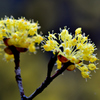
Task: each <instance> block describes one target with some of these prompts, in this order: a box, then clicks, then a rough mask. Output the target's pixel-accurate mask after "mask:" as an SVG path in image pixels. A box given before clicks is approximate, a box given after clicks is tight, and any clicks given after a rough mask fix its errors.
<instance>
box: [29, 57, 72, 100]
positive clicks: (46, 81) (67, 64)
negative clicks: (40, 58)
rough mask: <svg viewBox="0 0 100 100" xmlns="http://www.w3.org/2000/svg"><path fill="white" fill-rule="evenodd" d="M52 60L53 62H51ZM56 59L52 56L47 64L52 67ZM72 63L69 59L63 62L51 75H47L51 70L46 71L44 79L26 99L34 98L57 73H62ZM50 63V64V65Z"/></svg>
mask: <svg viewBox="0 0 100 100" xmlns="http://www.w3.org/2000/svg"><path fill="white" fill-rule="evenodd" d="M52 61H53V62H52ZM55 61H56V59H55V57H54V58H51V60H50V62H51V63H50V62H49V64H48V66H49V67H51V68H53V67H52V66H54V64H55V63H54V62H55ZM72 64H73V63H71V62H70V61H69V62H67V63H64V64H62V67H61V69H58V70H57V72H56V73H55V74H54V75H52V76H48V75H51V71H48V72H49V73H47V77H46V79H45V80H44V82H43V83H42V84H41V86H40V87H39V88H37V89H36V90H35V91H34V92H33V93H32V94H31V95H30V96H29V97H28V100H32V99H33V98H35V97H36V96H37V95H38V94H40V93H41V92H42V91H43V90H44V89H45V88H46V87H47V86H48V85H49V84H50V83H51V82H52V81H53V80H54V79H55V78H56V77H57V76H58V75H60V74H62V72H64V71H65V70H66V68H67V67H68V66H69V65H72ZM50 65H52V66H50Z"/></svg>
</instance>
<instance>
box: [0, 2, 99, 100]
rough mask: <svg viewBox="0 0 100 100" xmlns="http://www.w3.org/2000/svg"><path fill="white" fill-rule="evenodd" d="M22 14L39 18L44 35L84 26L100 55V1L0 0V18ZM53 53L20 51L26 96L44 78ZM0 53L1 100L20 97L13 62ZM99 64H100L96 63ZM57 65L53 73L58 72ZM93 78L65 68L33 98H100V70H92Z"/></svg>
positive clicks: (28, 17)
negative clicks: (65, 28) (65, 27)
mask: <svg viewBox="0 0 100 100" xmlns="http://www.w3.org/2000/svg"><path fill="white" fill-rule="evenodd" d="M5 15H7V16H9V17H10V16H11V15H12V16H14V18H18V17H21V16H24V17H26V19H34V21H38V22H39V24H40V26H41V29H40V31H42V32H43V34H47V33H48V31H52V30H54V31H55V32H59V28H63V27H64V26H67V27H68V28H70V32H72V33H74V30H75V29H76V28H77V27H82V30H83V32H85V33H86V35H88V34H89V38H91V40H92V41H93V42H94V43H95V44H96V46H97V48H98V50H97V51H95V53H97V56H98V58H99V57H100V52H99V49H100V46H99V44H100V39H99V38H100V0H0V18H2V17H4V16H5ZM51 56H52V53H47V52H45V53H43V52H42V51H41V50H38V52H37V54H36V55H34V54H32V53H31V54H30V53H28V52H27V53H23V54H21V58H20V59H21V64H20V67H21V75H22V79H23V86H24V91H25V94H26V96H29V95H30V94H31V93H32V92H33V91H34V90H35V89H36V88H38V87H39V86H40V85H41V83H42V82H43V81H44V80H45V77H46V72H47V64H48V62H49V59H50V57H51ZM3 58H4V56H3V55H1V56H0V100H20V95H19V90H18V86H17V83H16V81H15V73H14V63H13V62H5V61H4V60H3ZM97 67H99V65H98V66H97ZM55 70H56V66H55V67H54V70H53V73H55ZM91 74H92V79H88V81H87V82H86V81H85V79H83V78H82V77H81V74H80V71H78V70H77V69H76V72H74V71H72V72H69V71H65V72H64V73H63V75H60V76H59V77H57V78H56V79H55V80H54V81H53V82H52V83H51V84H50V85H49V86H48V87H47V88H46V89H45V90H44V91H43V92H42V93H41V94H39V95H38V96H37V97H36V98H34V100H100V70H97V72H96V73H94V72H92V73H91Z"/></svg>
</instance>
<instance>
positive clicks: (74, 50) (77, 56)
mask: <svg viewBox="0 0 100 100" xmlns="http://www.w3.org/2000/svg"><path fill="white" fill-rule="evenodd" d="M60 30H61V29H60ZM42 47H43V48H44V50H45V51H53V54H55V52H58V56H57V57H58V60H59V61H60V62H62V63H66V62H67V61H70V62H72V63H74V65H73V66H70V67H69V69H70V70H72V69H73V70H74V69H75V68H78V69H79V70H80V71H81V75H82V77H83V78H90V72H91V71H92V70H95V69H97V68H96V61H97V60H98V58H97V57H96V55H95V54H94V51H95V50H96V49H97V48H96V46H95V44H93V43H92V42H91V41H90V39H88V36H85V33H83V34H82V30H81V28H77V29H76V30H75V34H70V33H69V31H68V30H67V29H65V28H64V29H62V30H61V32H60V33H58V34H57V33H56V34H50V33H49V36H48V38H47V39H46V42H45V44H44V45H43V46H42ZM65 58H66V59H65ZM58 60H57V68H58V69H59V68H60V66H61V64H60V63H59V61H58ZM85 61H86V62H89V64H88V63H85ZM74 67H75V68H74Z"/></svg>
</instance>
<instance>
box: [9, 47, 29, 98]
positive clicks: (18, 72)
mask: <svg viewBox="0 0 100 100" xmlns="http://www.w3.org/2000/svg"><path fill="white" fill-rule="evenodd" d="M9 48H10V50H11V51H12V53H13V55H14V63H15V78H16V82H17V84H18V87H19V92H20V96H21V100H27V99H26V98H27V97H26V96H25V94H24V89H23V85H22V78H21V70H20V52H19V51H17V50H16V48H15V47H14V46H9Z"/></svg>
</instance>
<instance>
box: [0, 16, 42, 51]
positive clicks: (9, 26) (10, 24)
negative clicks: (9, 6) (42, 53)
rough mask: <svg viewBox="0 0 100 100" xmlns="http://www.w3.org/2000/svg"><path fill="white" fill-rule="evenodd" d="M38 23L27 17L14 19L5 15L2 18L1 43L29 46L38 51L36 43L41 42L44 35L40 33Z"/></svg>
mask: <svg viewBox="0 0 100 100" xmlns="http://www.w3.org/2000/svg"><path fill="white" fill-rule="evenodd" d="M39 28H40V27H39V26H38V23H35V22H33V21H31V20H29V21H28V20H26V19H25V18H18V19H14V18H13V17H12V16H11V18H8V17H5V18H4V19H1V20H0V44H5V46H15V47H18V48H27V49H29V51H30V52H36V51H35V50H36V47H35V43H38V44H40V43H41V41H42V40H43V37H42V36H41V35H39V34H38V32H37V31H38V29H39Z"/></svg>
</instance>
